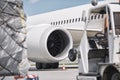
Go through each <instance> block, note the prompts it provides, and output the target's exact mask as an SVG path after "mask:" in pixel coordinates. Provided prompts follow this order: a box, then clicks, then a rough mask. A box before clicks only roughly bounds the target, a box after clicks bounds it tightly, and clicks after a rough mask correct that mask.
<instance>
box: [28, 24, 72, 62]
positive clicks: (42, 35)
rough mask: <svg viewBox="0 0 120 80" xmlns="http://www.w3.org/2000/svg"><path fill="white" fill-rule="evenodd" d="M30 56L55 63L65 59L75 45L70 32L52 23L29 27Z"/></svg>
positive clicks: (37, 59)
mask: <svg viewBox="0 0 120 80" xmlns="http://www.w3.org/2000/svg"><path fill="white" fill-rule="evenodd" d="M27 46H28V58H29V59H30V60H31V61H34V62H44V63H45V62H46V63H54V62H58V61H60V60H63V59H65V58H66V57H67V56H68V52H69V50H70V49H71V48H72V46H73V41H72V37H71V35H70V33H69V32H68V31H67V30H65V29H63V28H61V27H56V26H51V25H35V26H32V27H31V28H29V29H28V34H27Z"/></svg>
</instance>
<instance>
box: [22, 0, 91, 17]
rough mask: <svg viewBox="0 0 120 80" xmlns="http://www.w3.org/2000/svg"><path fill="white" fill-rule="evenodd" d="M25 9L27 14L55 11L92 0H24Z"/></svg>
mask: <svg viewBox="0 0 120 80" xmlns="http://www.w3.org/2000/svg"><path fill="white" fill-rule="evenodd" d="M23 2H24V10H25V13H26V14H27V16H32V15H36V14H41V13H45V12H50V11H55V10H58V9H64V8H69V7H74V6H79V5H82V4H87V3H90V2H91V0H23Z"/></svg>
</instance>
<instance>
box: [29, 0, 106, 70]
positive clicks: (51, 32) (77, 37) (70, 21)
mask: <svg viewBox="0 0 120 80" xmlns="http://www.w3.org/2000/svg"><path fill="white" fill-rule="evenodd" d="M105 4H106V2H104V1H103V2H100V3H99V5H97V6H96V8H97V7H100V6H103V5H105ZM90 8H95V7H94V6H92V5H91V4H85V5H80V6H77V7H72V8H67V9H62V10H56V11H52V12H48V13H44V14H38V15H34V16H30V17H28V19H27V26H28V35H27V42H28V44H27V45H28V53H29V54H28V57H29V59H30V60H31V61H34V62H36V67H37V69H41V68H42V67H46V68H50V63H51V64H52V67H54V68H58V61H60V60H63V59H65V58H66V57H67V56H68V52H69V50H70V49H72V48H73V47H75V48H77V47H78V46H79V44H80V41H81V37H82V34H83V31H84V25H85V19H86V18H88V16H87V15H88V12H85V11H89V9H90ZM95 16H96V20H104V15H103V14H91V17H93V18H95ZM98 16H99V19H97V17H98ZM97 23H98V22H97ZM98 27H100V26H98ZM93 28H94V30H93V29H92V30H91V27H88V28H87V29H88V31H89V32H88V33H90V35H94V34H96V32H97V31H101V30H102V29H98V28H96V27H93ZM91 31H92V32H91ZM33 34H34V35H33ZM38 34H39V35H38ZM52 38H53V39H52ZM54 40H55V41H54ZM58 46H59V47H58ZM47 58H48V59H47ZM44 63H45V64H44Z"/></svg>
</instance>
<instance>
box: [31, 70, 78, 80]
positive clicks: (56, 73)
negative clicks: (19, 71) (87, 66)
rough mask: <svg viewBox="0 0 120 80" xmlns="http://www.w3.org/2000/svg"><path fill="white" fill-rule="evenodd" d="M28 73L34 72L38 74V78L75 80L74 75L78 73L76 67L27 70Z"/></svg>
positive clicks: (41, 79) (45, 79)
mask: <svg viewBox="0 0 120 80" xmlns="http://www.w3.org/2000/svg"><path fill="white" fill-rule="evenodd" d="M29 74H36V75H38V76H39V79H40V80H76V75H78V69H77V68H72V69H70V68H69V69H65V70H62V69H61V68H59V69H49V70H40V71H29Z"/></svg>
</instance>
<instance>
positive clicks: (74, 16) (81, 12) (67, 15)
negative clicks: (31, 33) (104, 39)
mask: <svg viewBox="0 0 120 80" xmlns="http://www.w3.org/2000/svg"><path fill="white" fill-rule="evenodd" d="M105 4H106V3H105V2H101V3H99V5H98V6H96V7H94V6H92V5H91V4H87V5H82V6H77V7H72V8H68V9H63V10H57V11H53V12H48V13H44V14H39V15H35V16H30V17H28V20H27V26H28V27H29V26H31V25H38V24H51V25H55V26H59V27H63V28H65V29H67V30H68V31H69V32H70V33H71V35H72V38H73V44H74V47H78V45H79V44H80V39H81V37H82V33H83V30H84V29H85V27H86V25H85V18H86V20H88V19H89V17H90V16H93V19H90V21H89V26H87V28H86V29H87V30H88V34H89V35H94V34H95V33H96V32H98V31H102V30H103V25H104V15H101V14H91V15H90V16H89V10H90V9H92V8H97V7H100V6H102V5H105ZM95 16H97V17H95ZM98 16H100V17H99V18H98ZM101 24H102V25H101Z"/></svg>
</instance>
